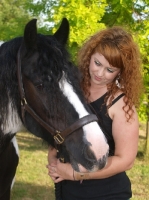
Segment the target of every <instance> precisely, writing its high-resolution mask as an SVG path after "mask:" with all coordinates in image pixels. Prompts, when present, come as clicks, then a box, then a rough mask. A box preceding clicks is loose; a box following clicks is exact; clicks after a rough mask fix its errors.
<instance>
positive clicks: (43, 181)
mask: <svg viewBox="0 0 149 200" xmlns="http://www.w3.org/2000/svg"><path fill="white" fill-rule="evenodd" d="M17 140H18V143H19V149H20V162H19V165H18V168H17V174H16V181H15V184H14V187H13V190H12V195H11V200H54V199H55V198H54V184H53V182H52V181H51V179H50V177H49V176H48V174H47V173H48V172H47V169H46V164H47V151H48V147H47V144H45V143H43V141H42V140H40V139H38V138H36V137H34V136H32V135H31V134H28V133H18V135H17ZM144 147H145V139H144V136H141V137H140V140H139V152H138V157H137V159H136V162H135V165H134V167H133V168H132V169H131V170H129V171H128V172H127V173H128V175H129V177H130V179H131V182H132V190H133V198H132V200H149V158H147V157H144V156H143V150H144Z"/></svg>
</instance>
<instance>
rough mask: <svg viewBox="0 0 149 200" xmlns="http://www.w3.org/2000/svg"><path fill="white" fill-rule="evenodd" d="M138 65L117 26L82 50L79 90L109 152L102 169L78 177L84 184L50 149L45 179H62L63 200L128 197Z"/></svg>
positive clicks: (131, 43) (134, 146) (134, 51)
mask: <svg viewBox="0 0 149 200" xmlns="http://www.w3.org/2000/svg"><path fill="white" fill-rule="evenodd" d="M140 64H141V63H140V54H139V50H138V47H137V45H136V44H135V42H134V41H133V38H132V36H131V35H130V34H129V33H127V32H126V31H125V30H123V29H122V28H120V27H113V28H109V29H106V30H103V31H100V32H98V33H97V34H95V35H94V36H92V37H91V38H90V39H89V40H88V41H87V42H86V43H85V44H84V45H83V47H82V48H81V50H80V52H79V56H78V65H79V68H80V70H81V72H82V83H81V86H82V89H83V91H84V94H85V97H86V99H87V101H88V103H89V104H90V106H91V108H92V110H94V112H95V113H96V114H97V116H98V117H99V123H100V126H101V127H102V129H103V130H104V133H105V136H106V138H107V140H108V144H109V146H110V151H109V157H108V162H107V165H106V167H105V168H104V169H102V170H99V171H97V172H90V173H85V174H83V177H85V179H87V180H83V181H82V173H81V174H80V173H78V172H75V171H73V169H72V167H71V165H70V164H68V163H66V164H64V163H60V162H59V161H58V160H56V159H55V158H54V156H55V155H56V151H55V149H53V150H52V151H49V165H48V168H49V175H50V176H51V178H52V180H53V181H54V182H55V183H57V182H60V181H62V200H83V199H85V200H89V199H91V200H116V199H117V200H128V199H129V198H131V196H132V192H131V183H130V180H129V178H128V176H127V175H126V173H125V171H126V170H129V169H131V168H132V166H133V164H134V160H135V157H136V154H137V148H138V135H139V123H138V117H137V112H136V109H135V107H136V106H138V104H139V97H140V95H141V89H142V78H141V72H140ZM57 177H58V178H57ZM63 180H65V181H63ZM80 180H81V181H80Z"/></svg>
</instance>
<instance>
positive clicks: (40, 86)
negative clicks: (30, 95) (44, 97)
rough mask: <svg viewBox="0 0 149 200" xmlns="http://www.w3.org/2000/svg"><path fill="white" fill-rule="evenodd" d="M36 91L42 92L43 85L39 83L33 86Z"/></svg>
mask: <svg viewBox="0 0 149 200" xmlns="http://www.w3.org/2000/svg"><path fill="white" fill-rule="evenodd" d="M35 87H36V88H37V89H38V90H42V89H43V83H40V84H38V85H36V86H35Z"/></svg>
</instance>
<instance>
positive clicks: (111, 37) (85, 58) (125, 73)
mask: <svg viewBox="0 0 149 200" xmlns="http://www.w3.org/2000/svg"><path fill="white" fill-rule="evenodd" d="M96 52H98V53H100V54H102V55H103V56H104V57H105V58H106V59H107V61H108V62H109V64H110V65H112V66H113V67H116V68H119V69H120V77H119V79H118V84H119V86H120V88H119V87H118V86H117V84H116V83H115V81H114V82H112V83H111V84H110V85H108V86H107V88H108V92H107V96H106V98H105V102H107V99H110V104H111V102H112V100H113V99H114V95H115V94H116V92H118V91H119V90H121V91H122V92H124V93H125V97H124V102H125V106H124V107H123V110H124V111H125V113H126V117H127V120H128V121H129V120H130V119H131V117H132V115H133V112H134V111H133V105H135V106H136V107H138V106H139V103H140V96H141V94H142V91H143V90H142V89H143V82H142V74H141V59H140V52H139V48H138V46H137V44H136V43H135V42H134V40H133V37H132V35H131V34H130V33H128V32H127V31H125V30H124V29H123V28H121V27H112V28H108V29H105V30H102V31H99V32H98V33H96V34H95V35H93V36H91V37H90V39H89V40H88V41H86V43H84V45H83V46H82V48H81V49H80V51H79V53H78V66H79V68H80V70H81V72H82V80H81V86H82V89H83V91H84V94H85V96H86V97H87V99H88V97H89V95H90V93H89V88H90V74H89V64H90V59H91V56H92V54H94V53H96Z"/></svg>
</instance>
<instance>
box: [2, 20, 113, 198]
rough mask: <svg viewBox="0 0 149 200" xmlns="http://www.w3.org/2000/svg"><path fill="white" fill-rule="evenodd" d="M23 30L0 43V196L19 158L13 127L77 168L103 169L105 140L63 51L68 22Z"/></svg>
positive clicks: (7, 190) (7, 191) (31, 23)
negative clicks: (48, 30) (51, 29)
mask: <svg viewBox="0 0 149 200" xmlns="http://www.w3.org/2000/svg"><path fill="white" fill-rule="evenodd" d="M36 22H37V19H32V20H30V21H29V22H28V23H27V24H26V25H25V28H24V35H23V36H19V37H16V38H13V39H11V40H9V41H6V42H4V43H3V44H2V45H1V46H0V94H1V95H0V200H9V199H10V194H11V187H12V185H13V180H14V177H15V173H16V170H17V166H18V163H19V148H18V144H17V140H16V134H17V132H21V131H22V130H24V129H26V130H28V131H29V132H30V133H32V134H34V135H35V136H37V137H40V138H42V139H43V140H44V141H46V142H47V143H48V144H49V145H50V146H52V147H54V148H56V149H57V151H58V157H59V158H60V160H61V161H64V162H70V163H71V165H72V167H73V168H74V170H76V171H78V172H82V171H84V169H85V170H87V171H95V170H98V169H102V168H103V167H104V166H105V165H106V162H107V157H108V150H109V146H108V144H107V141H106V139H105V136H104V133H103V131H102V130H101V128H100V126H99V124H98V119H97V117H96V115H95V114H94V113H93V112H92V111H91V109H90V108H89V106H88V104H87V102H86V100H85V98H84V95H83V92H82V90H81V89H80V78H81V75H80V72H79V70H78V68H77V67H76V66H75V65H74V64H73V63H72V61H71V57H70V55H69V53H68V51H67V48H66V47H67V41H68V36H69V22H68V20H67V19H66V18H64V19H63V20H62V22H61V24H60V26H59V28H58V29H57V31H56V32H55V33H54V34H53V35H43V34H40V33H37V27H36Z"/></svg>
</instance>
